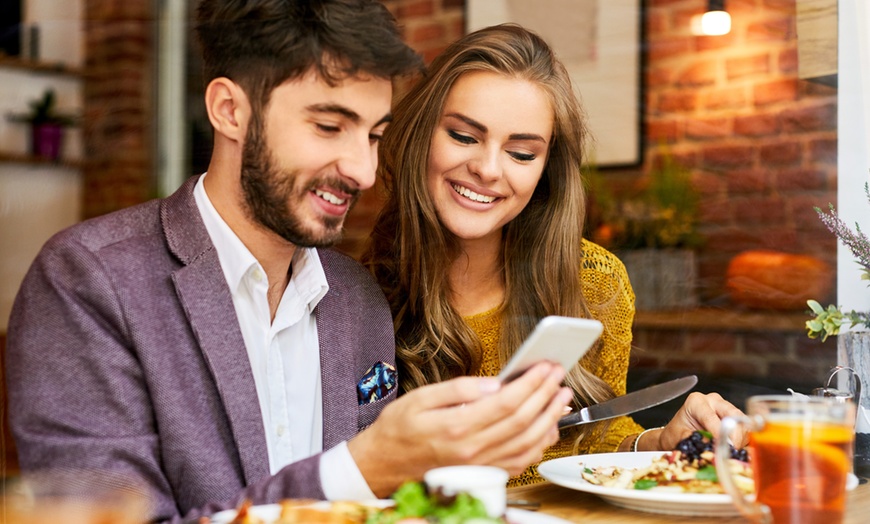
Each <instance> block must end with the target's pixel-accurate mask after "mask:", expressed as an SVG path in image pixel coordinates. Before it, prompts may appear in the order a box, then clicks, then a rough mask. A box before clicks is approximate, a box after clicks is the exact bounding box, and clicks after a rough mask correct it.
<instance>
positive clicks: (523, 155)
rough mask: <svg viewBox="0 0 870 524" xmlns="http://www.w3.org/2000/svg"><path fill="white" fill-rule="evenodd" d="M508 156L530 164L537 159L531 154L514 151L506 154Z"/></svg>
mask: <svg viewBox="0 0 870 524" xmlns="http://www.w3.org/2000/svg"><path fill="white" fill-rule="evenodd" d="M508 154H509V155H510V156H512V157H514V158H515V159H517V160H519V161H520V162H531V161H532V160H534V159H536V158H538V156H537V155H535V154H532V153H517V152H516V151H511V152H508Z"/></svg>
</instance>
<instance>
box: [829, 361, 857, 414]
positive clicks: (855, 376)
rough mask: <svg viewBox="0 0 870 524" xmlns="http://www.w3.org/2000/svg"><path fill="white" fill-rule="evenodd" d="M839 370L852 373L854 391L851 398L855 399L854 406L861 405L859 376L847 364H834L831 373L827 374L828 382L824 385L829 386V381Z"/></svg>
mask: <svg viewBox="0 0 870 524" xmlns="http://www.w3.org/2000/svg"><path fill="white" fill-rule="evenodd" d="M840 371H848V372H849V373H851V374H852V380H854V381H855V391H854V393H853V394H852V398H853V400H854V401H855V406H860V405H861V389H862V386H863V384H861V376H860V375H858V372H857V371H855V370H854V369H852V368H850V367H848V366H834V368H833V369H831V374H830V375H828V382H827V383H826V384H825V387H826V388H830V387H831V381H832V380H834V377H835V376H836V375H837V373H839V372H840Z"/></svg>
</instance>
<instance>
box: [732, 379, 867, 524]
mask: <svg viewBox="0 0 870 524" xmlns="http://www.w3.org/2000/svg"><path fill="white" fill-rule="evenodd" d="M747 413H748V416H745V417H736V418H732V417H727V418H725V419H723V420H722V429H721V431H722V436H720V438H719V439H717V441H716V469H717V472H718V473H719V481H720V483H721V484H722V487H723V488H724V489H725V491H726V492H728V493H729V494H730V495H731V497H732V499H733V500H734V503H735V505H736V506H737V508H738V509H739V510H740V511H741V513H743V514H744V515H746V516H747V517H750V518H752V519H753V520H756V521H760V522H766V523H770V522H772V523H774V524H817V523H818V524H838V523H840V522H842V521H843V513H844V510H845V503H846V476H847V474H848V473H849V470H850V465H851V463H852V447H853V441H854V438H855V433H854V422H855V405H854V404H853V403H851V402H846V403H843V402H838V401H837V400H836V399H832V398H827V397H806V398H799V397H793V396H779V395H770V396H758V397H750V399H749V400H748V402H747ZM741 426H742V427H743V428H744V429H745V430H746V431H748V432H749V457H750V463H751V465H752V471H753V475H754V477H755V494H756V496H755V501H751V500H747V499H745V498H744V497H743V495H741V494H740V493H739V491H737V488H736V486H734V481H733V480H732V478H731V476H730V472H729V471H728V470H729V468H728V467H727V464H728V456H729V455H730V453H729V451H730V450H729V449H728V439H727V438H725V436H734V430H735V429H736V428H738V427H741Z"/></svg>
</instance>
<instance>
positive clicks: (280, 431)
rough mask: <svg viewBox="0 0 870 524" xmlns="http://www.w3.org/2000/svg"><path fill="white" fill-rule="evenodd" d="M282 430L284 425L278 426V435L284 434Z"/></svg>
mask: <svg viewBox="0 0 870 524" xmlns="http://www.w3.org/2000/svg"><path fill="white" fill-rule="evenodd" d="M284 431H285V428H284V426H278V436H279V437H283V436H284Z"/></svg>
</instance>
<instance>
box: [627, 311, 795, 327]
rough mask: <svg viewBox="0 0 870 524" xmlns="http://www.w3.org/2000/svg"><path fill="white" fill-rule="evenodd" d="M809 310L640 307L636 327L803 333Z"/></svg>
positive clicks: (635, 320)
mask: <svg viewBox="0 0 870 524" xmlns="http://www.w3.org/2000/svg"><path fill="white" fill-rule="evenodd" d="M809 319H810V316H809V315H808V314H807V313H803V312H800V311H748V310H735V309H718V308H697V309H687V310H679V311H638V312H637V313H636V314H635V319H634V327H635V328H640V329H677V330H689V331H767V332H770V331H780V332H796V333H802V332H804V331H806V328H805V327H804V326H805V324H806V321H807V320H809Z"/></svg>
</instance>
